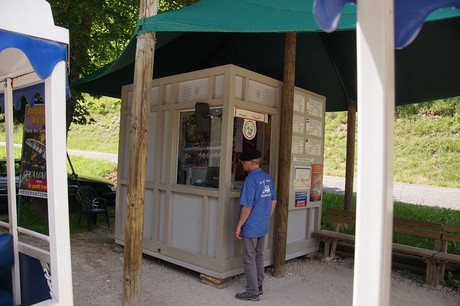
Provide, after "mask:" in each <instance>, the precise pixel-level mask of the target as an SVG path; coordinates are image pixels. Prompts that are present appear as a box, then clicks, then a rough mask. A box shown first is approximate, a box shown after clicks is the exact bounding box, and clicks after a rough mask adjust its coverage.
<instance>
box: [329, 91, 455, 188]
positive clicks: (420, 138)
mask: <svg viewBox="0 0 460 306" xmlns="http://www.w3.org/2000/svg"><path fill="white" fill-rule="evenodd" d="M396 117H397V119H396V122H395V143H394V154H395V155H394V171H395V175H394V180H395V181H397V182H405V183H416V184H426V185H434V186H447V187H455V188H460V137H459V136H460V98H457V99H450V100H446V101H436V102H430V103H420V104H413V105H409V106H403V107H398V108H397V111H396ZM346 131H347V114H346V112H338V113H328V114H327V115H326V136H325V149H324V151H325V162H324V169H325V174H326V175H333V176H345V159H346ZM355 173H356V170H355Z"/></svg>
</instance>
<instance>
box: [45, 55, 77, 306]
mask: <svg viewBox="0 0 460 306" xmlns="http://www.w3.org/2000/svg"><path fill="white" fill-rule="evenodd" d="M66 69H67V67H66V62H65V61H61V62H59V63H58V64H57V65H56V66H55V67H54V70H53V73H52V74H51V76H50V77H48V78H47V79H46V80H45V126H46V174H47V185H48V220H49V225H48V227H49V237H50V259H51V285H52V288H51V289H52V296H51V298H52V300H53V302H57V305H73V283H72V260H71V253H70V228H69V202H68V194H67V190H68V188H67V167H66V162H67V160H66V144H67V142H66V117H65V116H63V115H62V114H65V111H66V104H65V99H66V85H65V84H66V76H67V74H66V73H67V70H66Z"/></svg>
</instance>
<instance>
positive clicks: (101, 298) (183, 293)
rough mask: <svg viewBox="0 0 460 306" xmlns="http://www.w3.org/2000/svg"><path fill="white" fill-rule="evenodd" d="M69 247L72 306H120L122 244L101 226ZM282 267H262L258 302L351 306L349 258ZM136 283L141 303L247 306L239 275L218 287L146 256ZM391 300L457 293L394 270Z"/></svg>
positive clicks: (451, 300) (419, 300)
mask: <svg viewBox="0 0 460 306" xmlns="http://www.w3.org/2000/svg"><path fill="white" fill-rule="evenodd" d="M71 247H72V268H73V269H72V271H73V273H72V275H73V283H74V301H75V305H76V306H87V305H98V306H105V305H107V306H117V305H122V295H123V293H122V292H123V282H122V281H123V248H122V247H121V246H119V245H117V244H115V243H114V238H113V232H112V231H111V230H109V229H107V228H104V227H103V226H100V227H99V228H96V229H95V230H93V232H87V233H81V234H76V235H73V236H72V238H71ZM286 268H287V269H286V275H285V276H284V277H283V278H275V277H273V276H272V273H271V269H270V268H268V269H267V270H266V279H265V284H264V294H263V295H262V296H261V298H260V301H259V302H258V303H259V304H260V305H315V306H321V305H325V306H326V305H327V306H333V305H337V306H343V305H352V301H353V260H352V259H344V260H334V261H331V262H328V263H326V262H324V261H321V260H318V259H314V258H305V257H302V258H299V259H295V260H290V261H289V262H288V263H287V266H286ZM141 283H142V293H141V305H200V306H202V305H252V302H241V301H238V300H236V299H235V298H234V295H235V294H236V293H237V292H241V291H242V290H243V289H244V287H245V279H244V277H243V276H242V275H240V276H235V277H233V278H232V279H231V280H230V281H229V283H228V286H226V287H224V288H221V289H217V288H215V287H212V286H210V285H207V284H204V283H203V282H202V281H201V280H200V277H199V274H198V273H196V272H193V271H190V270H188V269H185V268H181V267H178V266H176V265H172V264H169V263H167V262H164V261H161V260H158V259H155V258H153V257H150V256H144V259H143V265H142V281H141ZM390 304H391V305H404V306H408V305H414V306H421V305H427V306H428V305H454V306H460V291H454V290H451V289H449V288H442V289H438V290H433V289H429V288H426V287H425V286H423V284H422V283H420V282H417V281H414V280H411V279H408V278H406V277H403V276H402V275H401V274H400V273H397V272H395V273H393V274H392V279H391V296H390Z"/></svg>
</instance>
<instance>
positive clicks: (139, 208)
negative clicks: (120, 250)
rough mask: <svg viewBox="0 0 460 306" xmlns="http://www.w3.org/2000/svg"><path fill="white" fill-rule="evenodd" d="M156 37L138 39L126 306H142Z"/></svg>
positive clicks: (154, 3)
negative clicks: (145, 200)
mask: <svg viewBox="0 0 460 306" xmlns="http://www.w3.org/2000/svg"><path fill="white" fill-rule="evenodd" d="M157 9H158V0H141V3H140V13H139V18H140V19H141V18H146V17H150V16H153V15H156V13H157ZM155 37H156V35H155V33H153V32H149V33H143V34H139V35H138V36H137V46H136V59H135V66H134V83H133V102H132V119H131V123H130V124H131V127H130V131H129V133H130V137H129V138H130V154H129V173H128V183H127V199H126V223H125V224H126V225H125V226H126V228H125V249H124V264H123V305H124V306H135V305H140V295H141V276H142V242H143V236H144V235H143V234H144V199H145V170H146V163H147V140H148V128H149V120H150V102H151V95H150V92H151V88H152V75H153V61H154V51H155V40H156V38H155Z"/></svg>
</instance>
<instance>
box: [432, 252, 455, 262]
mask: <svg viewBox="0 0 460 306" xmlns="http://www.w3.org/2000/svg"><path fill="white" fill-rule="evenodd" d="M433 259H437V260H443V261H446V262H453V263H457V264H460V255H456V254H449V253H444V252H439V253H437V254H435V255H434V256H433Z"/></svg>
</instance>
